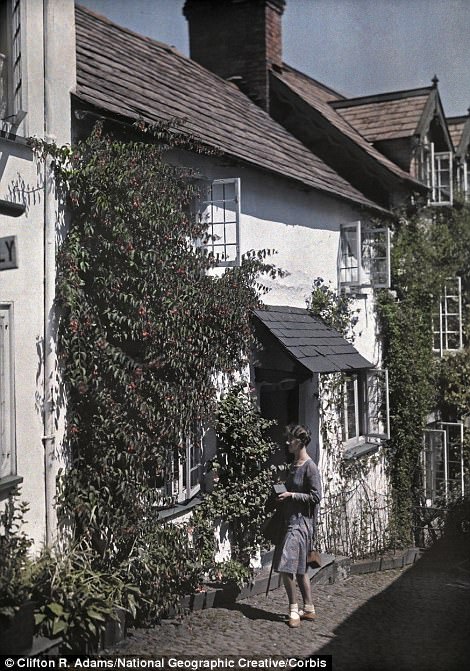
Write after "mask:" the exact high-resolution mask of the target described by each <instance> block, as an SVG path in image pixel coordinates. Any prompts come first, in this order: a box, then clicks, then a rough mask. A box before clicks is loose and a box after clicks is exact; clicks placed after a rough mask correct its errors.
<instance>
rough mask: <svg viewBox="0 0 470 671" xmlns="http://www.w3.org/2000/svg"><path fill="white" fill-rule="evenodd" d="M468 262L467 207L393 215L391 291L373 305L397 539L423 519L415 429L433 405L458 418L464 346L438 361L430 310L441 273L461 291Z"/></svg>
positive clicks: (464, 396)
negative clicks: (385, 388) (385, 392)
mask: <svg viewBox="0 0 470 671" xmlns="http://www.w3.org/2000/svg"><path fill="white" fill-rule="evenodd" d="M469 263H470V216H469V211H468V208H459V209H456V208H454V209H452V210H451V209H446V208H444V209H440V210H437V209H434V210H426V209H425V210H419V211H415V212H413V213H412V214H411V215H410V216H408V217H407V218H405V217H400V218H399V219H398V221H397V222H396V224H395V230H394V235H393V249H392V286H393V289H394V292H395V294H396V296H395V297H392V296H391V295H390V294H389V293H388V292H380V294H379V296H378V304H377V309H378V315H379V321H380V330H381V334H382V338H383V358H384V365H385V366H386V367H387V368H388V370H389V390H390V433H391V439H390V441H389V467H390V476H391V481H392V488H393V513H392V535H393V537H394V539H395V542H397V543H398V544H407V543H410V542H413V541H414V542H416V541H417V540H418V539H417V538H416V537H415V538H413V530H414V529H417V528H419V527H422V526H423V517H422V515H423V514H425V511H424V512H423V509H422V506H421V504H422V498H421V497H422V473H421V451H422V431H423V429H424V427H425V425H426V423H427V418H428V415H429V413H430V412H431V411H433V410H435V409H436V408H437V409H438V412H439V414H440V416H441V418H443V419H448V418H449V417H454V419H460V418H461V417H462V415H463V414H464V410H465V408H468V402H467V401H468V391H467V385H466V384H465V379H466V376H467V370H468V368H467V366H468V352H467V350H464V351H463V352H461V353H458V354H456V355H449V356H445V357H444V358H443V359H442V360H441V361H439V360H438V359H437V358H436V357H435V355H433V352H432V311H433V307H434V308H435V307H436V301H438V300H439V296H440V294H441V291H442V287H443V285H444V282H445V280H446V278H451V277H455V276H456V275H459V276H460V277H461V278H462V287H463V294H464V297H465V295H467V296H468V290H469V288H470V283H469V279H470V278H469V271H470V265H469ZM465 302H466V299H465V298H464V303H465ZM466 321H467V322H468V316H466ZM467 379H468V378H467ZM465 412H467V410H465Z"/></svg>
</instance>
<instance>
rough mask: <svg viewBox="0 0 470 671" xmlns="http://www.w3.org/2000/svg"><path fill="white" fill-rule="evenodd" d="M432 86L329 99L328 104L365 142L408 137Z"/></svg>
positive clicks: (422, 112)
mask: <svg viewBox="0 0 470 671" xmlns="http://www.w3.org/2000/svg"><path fill="white" fill-rule="evenodd" d="M433 90H434V89H433V88H432V87H426V88H423V89H416V90H414V91H398V92H396V93H389V94H379V95H377V96H367V97H365V98H353V99H349V100H347V101H343V100H341V101H339V102H333V103H332V107H334V109H335V110H336V112H338V114H340V115H341V116H342V117H343V119H344V120H345V121H347V122H348V123H349V124H351V126H354V128H356V129H357V130H358V131H359V133H361V135H363V136H364V137H365V138H366V140H368V141H369V142H378V141H380V140H392V139H396V138H404V137H411V136H412V135H414V134H415V133H416V131H417V129H418V125H419V122H420V120H421V118H422V116H423V114H424V111H425V108H426V105H427V103H428V100H429V96H430V94H431V92H432V91H433Z"/></svg>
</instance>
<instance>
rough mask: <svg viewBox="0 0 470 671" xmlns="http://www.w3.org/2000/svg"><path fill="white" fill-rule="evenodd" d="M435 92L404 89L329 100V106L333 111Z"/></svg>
mask: <svg viewBox="0 0 470 671" xmlns="http://www.w3.org/2000/svg"><path fill="white" fill-rule="evenodd" d="M431 91H435V88H434V87H433V86H424V87H421V88H416V89H404V90H402V91H388V92H385V93H375V94H370V95H366V96H357V97H355V98H346V99H345V100H330V101H329V103H328V104H329V105H331V107H333V108H334V109H342V108H344V107H355V106H358V105H369V104H372V103H376V102H388V101H390V100H401V99H403V98H413V97H416V96H420V95H425V94H426V93H431Z"/></svg>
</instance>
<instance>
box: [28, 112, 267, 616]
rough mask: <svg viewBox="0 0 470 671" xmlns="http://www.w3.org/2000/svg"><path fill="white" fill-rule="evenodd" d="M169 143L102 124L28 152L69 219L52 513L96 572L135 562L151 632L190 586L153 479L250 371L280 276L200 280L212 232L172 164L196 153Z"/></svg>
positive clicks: (164, 135)
mask: <svg viewBox="0 0 470 671" xmlns="http://www.w3.org/2000/svg"><path fill="white" fill-rule="evenodd" d="M174 130H175V128H174V126H173V125H171V124H169V125H163V124H162V125H160V126H158V127H154V128H148V127H146V126H144V125H143V124H139V125H138V126H137V127H136V128H135V131H134V132H132V133H129V134H128V137H127V138H124V139H116V138H115V137H113V136H112V135H110V134H107V133H105V132H104V130H103V126H102V125H101V124H98V125H97V126H96V127H95V128H94V130H93V132H92V133H91V135H90V136H89V137H88V138H86V139H85V140H83V141H79V142H78V143H77V144H76V145H74V146H73V147H72V148H69V147H57V146H55V145H51V144H46V143H42V142H35V143H33V144H34V145H35V149H36V152H37V154H38V155H39V156H41V157H44V158H45V159H46V160H48V161H50V162H51V163H52V166H53V169H54V171H55V175H56V183H57V188H58V191H59V193H60V194H61V197H62V198H63V199H64V202H65V203H66V204H67V205H68V207H69V211H70V225H69V227H68V231H67V234H66V237H65V239H64V241H63V244H62V245H61V248H60V251H59V255H58V281H57V297H58V298H57V303H58V308H59V312H60V324H59V347H58V348H59V362H60V365H61V375H62V379H63V380H64V383H65V396H66V399H67V401H66V408H67V447H68V448H69V454H70V463H69V465H68V467H67V469H66V471H65V472H64V473H62V474H61V478H60V483H59V491H58V496H57V503H58V512H59V516H60V520H61V522H62V523H63V524H64V525H65V526H66V527H67V526H69V525H70V523H72V526H73V529H74V533H75V537H76V538H77V539H85V540H86V541H87V542H89V543H90V545H91V547H92V548H93V550H94V552H95V558H94V564H93V567H94V569H96V570H102V571H104V572H105V573H107V572H108V571H112V570H113V569H114V570H121V567H122V566H123V562H128V571H127V578H128V580H129V582H130V583H131V584H134V585H136V586H137V587H138V588H139V590H140V591H141V594H142V600H141V601H140V607H141V616H142V617H143V618H144V619H146V620H148V619H149V618H150V619H151V618H152V617H153V618H158V617H159V616H160V615H161V613H162V612H163V611H164V610H165V609H168V608H169V607H170V605H173V603H174V602H175V601H176V600H177V598H178V595H181V594H184V593H185V592H188V591H191V589H192V588H193V587H194V586H195V585H196V584H197V582H198V571H197V570H196V568H195V564H196V562H195V560H194V557H193V553H192V550H191V547H190V542H189V539H188V534H187V532H186V531H185V530H183V529H179V530H177V529H170V528H169V527H167V526H163V525H162V523H161V521H160V519H159V513H158V510H159V508H161V507H162V505H167V504H169V503H171V500H169V499H165V498H164V496H163V494H162V491H161V490H160V489H159V485H158V480H159V478H160V479H161V474H162V473H164V472H165V468H166V466H167V464H168V463H169V462H170V461H171V460H172V459H173V455H174V454H175V452H177V451H182V450H183V449H184V446H185V445H186V443H187V441H188V440H189V441H190V440H191V439H192V437H193V432H197V430H198V428H199V427H200V425H201V424H202V423H204V422H208V421H210V418H211V416H212V414H213V412H214V409H215V405H216V398H217V390H218V384H217V383H218V381H220V379H221V378H223V379H225V380H227V379H231V377H232V376H233V375H234V374H235V372H236V371H238V370H239V369H240V368H241V367H242V366H243V365H244V364H245V363H246V361H247V356H248V354H249V352H250V348H251V344H252V333H251V327H250V312H251V310H252V309H253V308H256V307H258V306H259V305H260V292H262V291H263V285H262V276H263V274H265V273H267V274H269V275H271V276H273V277H275V276H276V275H277V271H276V270H275V268H274V266H273V265H272V264H270V263H268V262H267V261H266V259H267V257H268V255H269V254H268V252H266V251H261V252H250V253H248V254H247V255H246V256H245V257H244V258H243V260H242V263H241V266H240V267H235V268H228V269H227V270H226V271H225V272H224V273H223V274H220V273H210V272H209V271H210V270H211V269H212V268H214V266H215V259H214V258H213V257H211V255H209V254H208V253H207V251H206V250H207V248H206V247H205V246H201V245H197V244H196V241H197V240H203V241H204V240H205V239H207V234H206V230H205V228H206V223H205V222H204V221H200V222H199V221H196V218H195V217H193V216H192V215H191V210H192V206H193V203H194V200H195V198H197V196H198V186H197V179H196V178H197V175H196V174H195V173H194V172H193V171H191V170H187V169H184V168H181V167H178V166H175V165H174V164H173V163H172V162H171V161H170V160H168V156H169V151H172V150H174V149H175V148H176V149H178V150H188V151H192V152H194V151H195V152H202V151H203V149H202V148H201V147H200V146H198V145H197V144H196V143H194V142H193V141H192V140H191V139H190V138H189V137H188V136H187V135H186V134H185V133H181V132H176V133H175V132H174ZM142 576H144V577H145V579H144V577H142Z"/></svg>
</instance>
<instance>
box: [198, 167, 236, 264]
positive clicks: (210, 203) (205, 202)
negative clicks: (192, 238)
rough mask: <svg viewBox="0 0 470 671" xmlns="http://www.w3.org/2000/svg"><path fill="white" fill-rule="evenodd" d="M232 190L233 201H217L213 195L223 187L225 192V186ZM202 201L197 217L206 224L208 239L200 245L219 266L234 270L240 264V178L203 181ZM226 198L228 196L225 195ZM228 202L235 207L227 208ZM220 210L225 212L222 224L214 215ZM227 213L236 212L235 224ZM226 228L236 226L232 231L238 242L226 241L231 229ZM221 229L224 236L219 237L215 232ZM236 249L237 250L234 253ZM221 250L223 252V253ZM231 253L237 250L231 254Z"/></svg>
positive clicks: (228, 199)
mask: <svg viewBox="0 0 470 671" xmlns="http://www.w3.org/2000/svg"><path fill="white" fill-rule="evenodd" d="M226 185H230V186H231V187H233V191H234V197H233V198H225V197H223V198H221V199H217V198H214V197H213V196H212V193H213V189H214V187H222V189H223V191H224V192H225V186H226ZM204 191H207V192H209V197H204ZM201 192H202V194H201V198H200V200H199V203H198V208H197V216H198V219H199V223H201V222H203V223H206V224H207V233H206V238H205V239H204V240H203V241H202V242H201V243H200V244H201V246H202V247H203V248H204V249H205V250H206V252H207V253H208V254H211V255H213V257H214V258H215V260H216V265H217V266H219V267H225V268H227V267H234V266H239V265H240V178H239V177H230V178H225V179H213V180H204V182H202V188H201ZM224 195H225V194H224ZM226 203H231V204H232V205H233V208H231V209H229V208H227V209H226V208H225V204H226ZM214 208H217V209H218V210H219V212H220V211H222V212H223V221H220V222H218V221H214V219H213V212H214ZM227 212H233V215H234V217H235V219H234V221H226V216H227ZM226 225H227V226H230V227H233V228H232V229H231V230H232V232H234V233H235V236H234V238H235V242H227V237H226V234H227V232H228V231H229V230H230V229H228V228H226ZM220 227H221V228H222V234H223V235H222V236H219V235H217V233H216V232H215V230H216V229H217V228H220ZM233 248H234V250H233ZM218 250H221V251H220V252H219V251H218ZM229 251H234V253H232V254H230V253H229Z"/></svg>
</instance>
